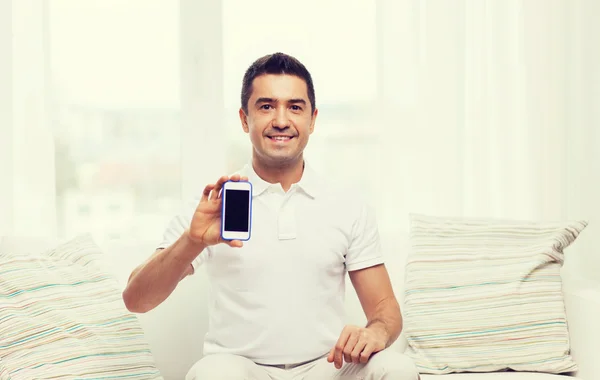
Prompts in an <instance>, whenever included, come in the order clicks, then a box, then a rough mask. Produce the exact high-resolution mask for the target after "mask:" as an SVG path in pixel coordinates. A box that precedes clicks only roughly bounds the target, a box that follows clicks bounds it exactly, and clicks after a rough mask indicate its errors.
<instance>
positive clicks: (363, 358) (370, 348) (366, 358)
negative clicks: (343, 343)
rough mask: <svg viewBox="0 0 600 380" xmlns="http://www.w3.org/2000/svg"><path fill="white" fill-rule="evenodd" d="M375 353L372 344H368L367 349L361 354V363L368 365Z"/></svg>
mask: <svg viewBox="0 0 600 380" xmlns="http://www.w3.org/2000/svg"><path fill="white" fill-rule="evenodd" d="M374 351H375V346H374V345H373V344H371V343H367V344H366V345H365V348H364V349H363V350H362V352H361V353H360V362H361V363H363V364H364V363H367V362H368V361H369V358H370V357H371V355H373V352H374Z"/></svg>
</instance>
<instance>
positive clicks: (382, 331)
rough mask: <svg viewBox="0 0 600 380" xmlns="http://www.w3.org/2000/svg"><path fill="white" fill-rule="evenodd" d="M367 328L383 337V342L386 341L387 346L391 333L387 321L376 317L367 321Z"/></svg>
mask: <svg viewBox="0 0 600 380" xmlns="http://www.w3.org/2000/svg"><path fill="white" fill-rule="evenodd" d="M366 328H367V330H370V331H372V332H374V333H375V335H377V336H378V337H379V339H381V340H382V341H383V342H385V345H386V347H387V345H388V342H389V340H390V336H391V335H390V333H389V332H388V329H387V326H386V324H385V322H383V321H382V320H379V319H374V320H372V321H369V323H367V327H366Z"/></svg>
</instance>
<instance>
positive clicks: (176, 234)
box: [156, 197, 210, 273]
mask: <svg viewBox="0 0 600 380" xmlns="http://www.w3.org/2000/svg"><path fill="white" fill-rule="evenodd" d="M199 202H200V197H194V198H193V199H191V200H190V201H188V202H186V203H185V204H184V206H183V207H182V209H181V211H180V212H179V214H177V215H175V216H174V217H173V218H172V219H171V220H170V221H169V223H168V224H167V226H166V228H165V230H164V232H163V236H162V240H161V242H160V243H159V244H158V245H157V247H156V249H165V248H168V247H170V246H171V245H172V244H173V243H175V241H177V239H179V238H180V237H181V235H183V233H184V232H185V230H186V229H188V228H189V227H190V223H191V221H192V216H193V215H194V212H195V211H196V207H198V203H199ZM209 248H210V247H207V248H206V249H205V250H204V251H202V252H201V253H200V254H199V255H198V256H197V257H196V258H195V259H194V260H193V261H192V267H193V268H194V273H196V269H197V268H198V267H199V266H200V265H202V264H203V263H204V261H205V260H206V258H207V257H208V255H209Z"/></svg>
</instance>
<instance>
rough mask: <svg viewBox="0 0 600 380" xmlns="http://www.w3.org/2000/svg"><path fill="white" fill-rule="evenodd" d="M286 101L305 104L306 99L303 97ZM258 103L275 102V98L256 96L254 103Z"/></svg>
mask: <svg viewBox="0 0 600 380" xmlns="http://www.w3.org/2000/svg"><path fill="white" fill-rule="evenodd" d="M287 102H288V103H292V104H298V103H300V104H303V105H306V100H304V99H300V98H298V99H290V100H288V101H287ZM259 103H277V100H275V99H273V98H258V99H256V103H255V104H259Z"/></svg>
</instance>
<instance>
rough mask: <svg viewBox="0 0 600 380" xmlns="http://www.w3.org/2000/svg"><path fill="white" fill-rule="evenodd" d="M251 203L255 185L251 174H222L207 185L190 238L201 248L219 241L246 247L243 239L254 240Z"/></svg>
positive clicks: (191, 225) (193, 219)
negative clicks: (251, 233)
mask: <svg viewBox="0 0 600 380" xmlns="http://www.w3.org/2000/svg"><path fill="white" fill-rule="evenodd" d="M251 202H252V185H251V184H250V183H249V182H248V177H245V176H240V175H239V174H234V175H232V176H231V177H229V176H222V177H221V178H219V179H218V181H217V182H216V183H214V184H208V185H206V187H205V188H204V191H203V193H202V197H201V199H200V202H199V203H198V206H197V207H196V210H195V211H194V214H193V216H192V220H191V222H190V226H189V229H188V230H187V231H186V234H187V237H188V238H189V240H190V242H192V243H194V244H198V245H199V246H200V247H201V246H211V245H215V244H219V243H225V244H227V245H229V246H231V247H242V246H243V243H242V241H243V240H249V239H250V226H251V217H252V216H251V209H252V203H251ZM240 206H241V207H240Z"/></svg>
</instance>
